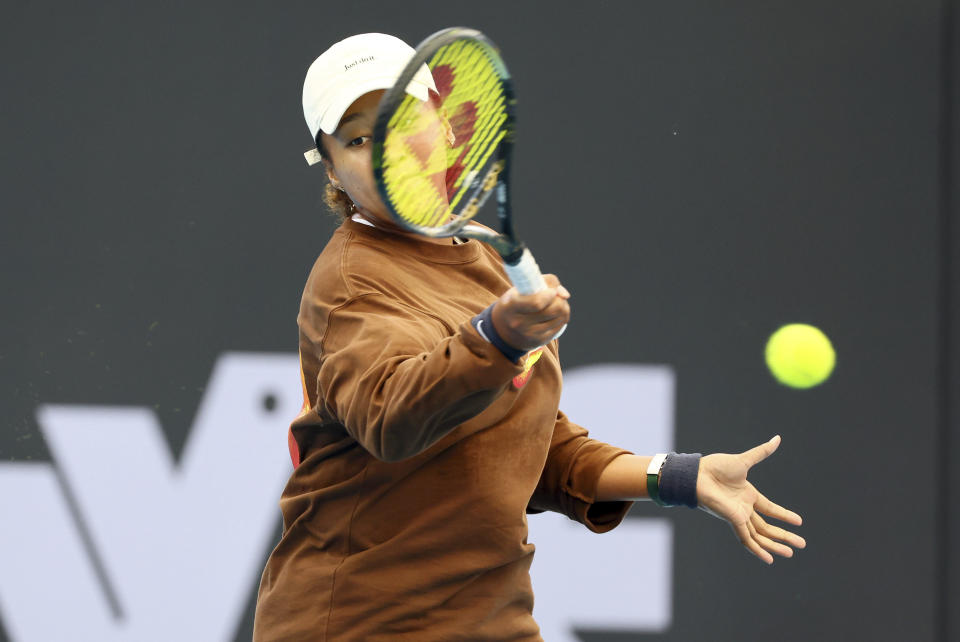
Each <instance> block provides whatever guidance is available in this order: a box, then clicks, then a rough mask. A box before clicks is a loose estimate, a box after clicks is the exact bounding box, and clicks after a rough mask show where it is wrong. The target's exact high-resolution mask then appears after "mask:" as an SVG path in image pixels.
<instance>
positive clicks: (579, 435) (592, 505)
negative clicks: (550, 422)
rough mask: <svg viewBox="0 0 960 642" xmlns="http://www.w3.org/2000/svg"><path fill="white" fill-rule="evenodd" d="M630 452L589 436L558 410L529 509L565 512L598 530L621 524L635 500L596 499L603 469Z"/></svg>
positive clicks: (601, 530) (612, 527)
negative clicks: (548, 448) (545, 459)
mask: <svg viewBox="0 0 960 642" xmlns="http://www.w3.org/2000/svg"><path fill="white" fill-rule="evenodd" d="M625 454H630V452H629V451H627V450H623V449H622V448H617V447H615V446H611V445H609V444H605V443H603V442H601V441H597V440H595V439H590V437H589V436H588V434H587V431H586V429H585V428H583V427H581V426H578V425H577V424H575V423H573V422H572V421H570V420H569V419H568V418H567V416H566V415H565V414H563V412H562V411H558V412H557V422H556V424H555V426H554V429H553V438H552V440H551V442H550V451H549V454H548V455H547V463H546V465H545V466H544V469H543V473H541V475H540V482H539V483H538V484H537V489H536V491H535V492H534V494H533V497H532V498H531V499H530V504H529V506H528V508H527V511H528V512H530V513H539V512H542V511H545V510H549V511H554V512H557V513H562V514H564V515H566V516H567V517H569V518H570V519H572V520H574V521H577V522H580V523H581V524H583V525H585V526H586V527H587V528H589V529H590V530H591V531H593V532H595V533H605V532H607V531H610V530H613V529H614V528H616V527H617V525H619V524H620V522H621V521H622V520H623V518H624V516H625V515H626V514H627V511H628V510H630V506H632V505H633V502H629V501H616V502H597V501H595V498H596V496H597V483H598V481H599V479H600V473H601V472H603V469H604V468H606V467H607V465H608V464H609V463H610V462H611V461H613V460H614V459H615V458H616V457H619V456H620V455H625Z"/></svg>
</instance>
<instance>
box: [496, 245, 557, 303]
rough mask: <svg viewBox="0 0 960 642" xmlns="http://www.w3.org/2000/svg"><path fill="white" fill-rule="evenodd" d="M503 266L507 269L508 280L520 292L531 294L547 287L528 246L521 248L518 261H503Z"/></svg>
mask: <svg viewBox="0 0 960 642" xmlns="http://www.w3.org/2000/svg"><path fill="white" fill-rule="evenodd" d="M503 267H504V268H505V269H506V271H507V277H508V278H509V279H510V282H511V283H513V285H514V287H515V288H517V292H519V293H520V294H533V293H534V292H539V291H540V290H543V289H545V288H546V287H547V284H546V282H545V281H544V280H543V275H542V274H540V266H538V265H537V261H536V260H535V259H534V258H533V254H531V253H530V250H529V249H528V248H523V254H521V255H520V260H519V261H517V262H516V263H515V264H513V265H510V264H509V263H504V264H503Z"/></svg>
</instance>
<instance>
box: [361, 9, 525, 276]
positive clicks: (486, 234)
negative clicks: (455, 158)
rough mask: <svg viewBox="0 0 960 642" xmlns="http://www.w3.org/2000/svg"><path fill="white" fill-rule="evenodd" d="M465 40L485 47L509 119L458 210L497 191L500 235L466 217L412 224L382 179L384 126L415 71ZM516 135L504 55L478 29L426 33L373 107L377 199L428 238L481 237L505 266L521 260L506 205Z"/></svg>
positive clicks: (521, 251)
mask: <svg viewBox="0 0 960 642" xmlns="http://www.w3.org/2000/svg"><path fill="white" fill-rule="evenodd" d="M465 39H468V40H473V41H475V42H478V43H480V45H481V46H482V47H483V48H484V49H485V50H486V51H487V54H488V57H489V59H490V60H491V62H492V63H493V65H494V67H495V68H496V70H497V73H498V75H499V78H500V82H501V85H502V87H503V93H504V98H505V108H506V114H507V120H506V122H505V123H504V125H503V127H504V130H505V135H504V137H503V140H502V141H501V142H500V144H499V145H498V147H497V151H496V160H495V161H494V162H493V163H491V164H490V167H489V168H488V170H487V172H485V173H484V174H483V175H482V176H475V177H473V178H472V179H471V185H472V188H473V191H472V193H471V195H470V196H469V197H466V195H465V205H464V206H463V208H462V209H466V208H467V207H475V208H476V211H479V210H480V208H482V207H483V205H484V203H485V202H486V201H487V199H488V198H489V197H490V195H491V194H492V193H493V192H494V191H495V192H496V193H497V218H498V219H499V223H500V233H499V234H498V233H497V232H494V231H493V230H490V229H488V228H486V227H483V226H481V225H477V224H471V220H472V216H471V217H468V218H457V219H455V220H453V221H450V222H449V223H447V224H445V225H442V226H439V227H427V226H422V225H417V224H416V223H412V222H410V221H408V220H406V219H404V218H403V217H402V216H400V214H399V212H397V211H396V210H395V209H394V207H393V204H392V203H391V200H390V196H389V195H388V193H387V188H386V183H385V181H384V168H383V162H382V160H383V146H384V141H385V140H386V135H387V129H388V124H389V122H390V119H391V117H392V116H393V114H394V112H395V111H396V109H397V108H398V107H399V106H400V104H401V103H402V102H403V101H404V100H405V99H406V96H407V95H408V94H407V91H406V89H407V86H408V85H409V84H410V82H411V81H412V80H413V77H414V76H415V75H416V74H417V73H418V72H419V70H420V68H421V67H422V66H423V65H425V64H426V63H427V62H428V61H429V60H430V59H432V58H433V56H434V55H435V54H436V53H437V51H438V50H439V49H441V48H442V47H446V46H448V45H450V44H452V43H454V42H456V41H457V40H465ZM515 134H516V97H515V95H514V91H513V81H512V78H511V76H510V72H509V71H508V70H507V67H506V64H505V63H504V62H503V58H501V56H500V52H499V50H498V48H497V46H496V45H494V44H493V42H491V41H490V39H489V38H487V37H486V36H485V35H483V33H481V32H479V31H477V30H476V29H470V28H467V27H450V28H448V29H442V30H441V31H438V32H436V33H434V34H432V35H430V36H428V37H427V38H425V39H424V40H423V42H421V43H420V44H419V45H417V47H416V51H415V52H414V55H413V57H412V58H411V59H410V61H409V62H408V63H407V66H406V67H405V68H404V70H403V72H402V73H401V74H400V76H399V78H398V79H397V81H396V82H395V83H394V85H393V87H391V88H390V89H388V90H387V93H386V94H384V96H383V98H382V99H381V100H380V105H379V106H378V109H377V119H376V123H375V124H374V129H373V174H374V178H375V179H376V183H377V190H378V191H379V193H380V198H381V199H382V200H383V202H384V204H385V205H386V206H387V209H388V210H389V211H390V214H391V215H392V216H393V218H394V220H395V221H396V222H397V223H398V224H400V225H401V226H402V227H404V228H406V229H408V230H410V231H411V232H415V233H417V234H422V235H424V236H429V237H432V238H444V237H450V236H462V237H467V238H472V239H476V240H478V241H483V242H484V243H488V244H489V245H491V246H492V247H493V248H494V249H495V250H496V251H497V252H498V253H499V254H500V256H501V257H503V260H504V263H506V264H507V266H508V267H509V266H518V265H519V264H520V263H522V262H524V261H522V259H523V258H524V251H525V250H526V246H525V245H524V244H523V242H521V241H518V240H517V238H516V234H515V230H514V226H513V218H512V212H511V206H510V162H511V159H512V154H513V144H514V137H515ZM491 174H495V177H496V182H495V183H494V184H492V185H488V183H489V182H490V180H491V179H490V176H491ZM526 254H527V255H528V256H529V250H526ZM530 260H531V261H532V257H530ZM541 281H542V279H541Z"/></svg>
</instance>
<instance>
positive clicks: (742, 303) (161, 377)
mask: <svg viewBox="0 0 960 642" xmlns="http://www.w3.org/2000/svg"><path fill="white" fill-rule="evenodd" d="M953 5H954V3H953V2H952V1H948V0H944V1H943V2H932V1H925V0H909V1H907V0H900V1H899V2H879V1H876V0H871V1H867V0H847V1H845V2H839V3H837V2H823V1H816V2H803V3H795V2H779V1H778V2H735V3H733V2H731V3H717V2H706V1H699V2H671V3H653V2H610V1H598V2H594V3H590V4H586V3H566V2H560V3H549V4H548V3H535V2H527V3H519V2H491V3H486V4H474V3H450V2H446V3H441V2H421V3H414V4H413V5H412V6H408V5H407V3H387V2H382V3H378V2H364V1H355V2H350V3H339V4H330V3H317V2H312V3H307V2H286V3H282V4H277V3H273V4H253V3H243V4H238V3H162V4H161V3H156V4H153V5H144V4H142V3H123V2H100V3H94V4H87V5H76V4H74V3H56V4H50V3H27V2H22V1H21V2H10V3H7V4H6V6H5V9H4V12H3V13H4V14H5V15H4V19H3V20H2V26H0V33H2V36H3V37H2V38H0V52H2V54H3V55H2V60H3V63H2V64H0V87H2V88H3V89H2V92H3V100H2V110H3V117H2V118H0V141H2V153H0V181H2V189H0V211H2V214H0V294H2V296H3V300H4V305H3V308H2V309H3V314H2V316H0V318H2V324H3V328H4V330H5V332H4V335H5V337H6V339H5V340H4V341H3V342H2V343H0V390H2V391H3V392H2V393H0V404H2V408H3V414H2V422H3V423H2V425H0V427H2V430H0V460H2V461H21V460H40V461H42V460H47V459H49V453H48V451H47V449H46V447H45V445H44V443H43V441H42V438H41V436H40V434H39V432H38V430H37V426H36V420H35V410H36V408H37V406H38V405H39V404H42V403H96V404H104V405H108V404H118V405H139V406H149V407H152V408H154V409H155V410H156V412H157V414H158V416H159V418H160V420H161V422H162V424H163V426H164V429H165V434H166V437H167V439H168V441H169V444H170V447H171V449H172V451H173V452H174V454H175V455H176V454H177V453H179V451H180V449H182V447H183V444H184V441H185V439H186V437H187V433H188V430H189V428H190V424H191V420H192V417H193V413H194V411H195V410H196V406H197V404H198V402H199V400H200V398H201V395H202V388H203V386H204V384H205V382H206V380H207V377H208V375H209V370H210V365H211V364H212V363H213V361H214V359H215V358H216V356H217V355H218V354H220V353H221V352H223V351H226V350H249V351H259V350H264V351H281V352H290V351H294V350H295V342H296V327H295V316H296V310H297V305H298V300H299V295H300V290H301V287H302V284H303V281H304V279H305V276H306V273H307V271H308V269H309V267H310V265H311V263H312V261H313V259H314V257H315V256H316V254H317V253H318V252H319V251H320V249H321V248H322V247H323V244H324V242H325V239H326V238H327V237H328V235H329V234H330V232H331V230H332V229H333V221H332V219H331V218H330V217H328V216H327V215H325V213H324V212H323V211H322V208H321V206H320V204H319V200H320V193H321V180H320V178H321V173H320V171H318V170H317V169H316V168H313V169H311V168H308V167H307V166H306V165H305V164H304V163H303V160H302V156H301V152H302V151H303V150H304V149H306V148H307V146H308V145H309V144H310V140H309V135H308V134H307V132H306V129H305V127H304V124H303V121H302V114H301V110H300V88H301V83H302V77H303V73H304V72H305V70H306V67H307V65H308V64H309V63H310V61H312V60H313V58H314V57H315V56H316V55H318V54H319V53H320V52H321V51H322V50H323V49H324V48H325V47H326V46H327V45H328V44H330V43H331V42H333V41H335V40H337V39H339V38H341V37H345V36H347V35H351V34H353V33H358V32H362V31H385V32H388V33H394V34H396V35H398V36H401V37H403V38H405V39H406V40H408V41H409V42H411V43H416V42H418V41H419V40H420V39H421V38H422V37H424V36H425V35H427V34H428V33H430V32H432V31H435V30H437V29H439V28H442V27H445V26H449V25H453V24H466V25H469V26H474V27H477V28H480V29H482V30H484V31H486V32H487V33H488V34H489V35H490V36H491V37H492V38H493V39H494V40H495V41H497V42H498V44H499V45H500V46H501V48H502V50H503V52H504V54H505V56H506V59H507V61H508V62H509V64H510V66H511V70H512V72H513V74H514V76H515V78H516V84H517V91H518V95H519V100H520V103H519V110H520V111H519V118H520V120H519V141H518V151H517V158H516V168H515V175H514V176H515V183H516V189H515V199H516V201H515V202H516V205H515V211H516V212H517V216H518V226H519V229H520V234H521V236H523V237H524V238H526V239H527V241H528V242H529V244H530V245H531V247H532V248H533V249H534V251H535V253H536V255H537V257H538V260H539V262H540V264H541V266H542V267H544V269H545V270H547V271H552V272H555V273H557V274H558V275H560V277H561V278H562V279H563V281H564V283H565V284H566V285H567V287H568V288H569V289H570V290H571V291H572V292H573V308H574V312H573V314H574V322H573V324H572V325H571V327H570V330H569V331H568V333H567V335H566V336H565V337H564V339H563V342H562V353H563V355H564V359H565V362H566V364H567V365H568V366H577V365H584V364H588V363H596V362H641V363H666V364H671V365H672V366H673V367H674V368H675V369H676V372H677V391H678V399H677V403H678V408H677V447H678V449H679V450H686V451H702V452H716V451H727V452H731V451H737V450H741V449H744V448H747V447H749V446H752V445H754V444H755V443H759V442H760V441H762V440H765V439H767V438H769V437H770V436H771V435H773V434H775V433H780V434H782V435H783V437H784V443H783V446H782V448H781V451H780V452H779V453H778V454H777V455H775V456H774V458H772V459H771V460H770V461H769V462H767V463H765V464H763V465H762V466H761V467H760V468H758V469H757V470H756V471H755V481H756V483H757V484H758V485H759V486H761V488H763V489H764V490H765V491H766V492H767V493H768V494H769V495H770V496H771V497H773V498H775V499H776V500H777V501H779V502H781V503H783V504H784V505H787V506H790V507H794V508H796V509H797V510H798V511H799V512H801V513H802V514H803V515H804V517H805V525H804V526H803V528H802V534H803V535H804V536H805V537H806V538H807V541H808V542H809V547H808V549H807V550H805V551H802V552H800V553H799V554H798V555H797V557H796V558H795V559H793V560H787V561H781V562H778V563H777V564H775V565H774V566H773V567H771V568H768V567H765V566H764V565H762V564H759V563H757V562H755V561H754V560H752V559H751V558H748V557H747V555H746V554H745V553H744V552H742V550H740V549H739V547H738V545H737V544H736V542H735V541H734V540H733V538H732V537H731V535H730V534H729V532H728V530H727V528H726V527H725V526H724V525H723V524H721V523H720V522H717V521H715V520H711V519H710V518H709V517H707V516H705V515H704V514H702V513H694V512H692V511H690V512H685V511H670V512H669V513H667V514H668V516H669V517H670V518H671V519H672V520H674V522H675V524H676V532H677V539H676V549H675V551H676V552H675V555H676V566H675V589H674V591H675V594H674V625H673V627H672V628H671V629H670V630H669V631H668V632H666V633H664V634H658V635H641V634H631V633H628V632H625V633H624V634H622V635H611V634H602V635H601V634H597V633H590V632H585V633H584V634H583V635H582V637H583V639H584V640H593V641H608V642H609V641H613V640H621V639H623V640H626V639H662V640H695V639H724V640H760V639H777V640H809V639H837V640H841V639H850V640H860V639H872V640H906V639H910V640H946V639H960V623H958V620H957V618H956V615H955V614H950V613H949V608H954V609H955V607H956V606H957V605H958V603H960V600H958V591H957V578H958V562H957V556H956V555H955V554H954V553H952V552H951V551H950V546H949V545H948V544H950V543H951V542H952V543H955V541H956V534H957V533H958V532H960V531H958V524H957V519H958V517H957V515H958V513H957V511H956V510H953V506H952V504H953V503H954V502H955V501H956V498H957V497H958V496H960V493H958V490H960V479H958V476H957V473H956V472H955V470H954V469H952V467H950V463H951V462H952V460H953V459H954V458H955V457H956V455H957V451H958V443H960V439H958V416H960V406H958V397H960V394H958V390H960V388H958V385H960V384H958V379H957V377H958V375H957V373H958V371H960V341H958V319H960V297H958V294H957V288H958V285H960V261H958V260H957V252H958V248H960V223H958V219H957V204H958V201H957V197H956V192H955V186H956V185H958V184H960V173H958V171H960V170H958V169H957V167H958V164H957V161H956V158H957V156H956V150H957V148H958V143H960V128H958V127H957V124H956V117H957V114H958V104H960V103H958V94H957V78H958V76H957V71H958V70H960V64H958V63H960V60H958V54H957V40H956V35H955V34H956V33H957V29H958V27H960V17H958V15H957V12H956V10H955V8H954V6H953ZM570 83H572V86H571V85H570ZM578 217H582V218H578ZM792 321H804V322H809V323H814V324H816V325H819V326H820V327H821V328H823V329H824V330H825V331H826V332H827V333H828V334H829V335H830V337H831V338H832V339H833V341H834V344H835V345H836V346H837V349H838V354H839V361H838V366H837V370H836V372H835V374H834V376H833V378H832V379H831V380H830V381H829V383H828V384H826V385H825V386H822V387H820V388H816V389H813V390H810V391H806V392H797V391H793V390H788V389H785V388H782V387H779V386H777V385H776V384H775V383H774V382H773V381H772V380H771V378H770V377H769V375H768V374H767V373H766V371H765V368H764V366H763V362H762V349H763V343H764V341H765V339H766V337H767V336H768V335H769V333H770V332H772V331H773V330H774V329H776V328H777V327H778V326H779V325H780V324H782V323H786V322H792ZM651 511H652V509H651V508H650V507H648V506H638V507H637V508H636V509H635V510H634V513H636V514H637V515H648V514H653V513H652V512H651ZM661 514H662V512H661ZM278 515H279V513H278ZM2 519H3V517H2V516H0V528H3V525H2ZM951 538H952V539H951ZM267 552H268V551H264V552H263V553H264V555H266V554H267ZM638 581H639V578H638ZM250 591H251V608H252V604H253V598H254V591H255V586H251V587H250ZM250 617H252V616H250ZM250 617H248V618H247V619H246V620H245V621H243V622H239V623H238V632H237V639H238V640H240V639H249V637H250V631H251V627H252V621H251V619H250ZM0 627H2V622H0ZM2 637H3V635H2V633H0V638H2Z"/></svg>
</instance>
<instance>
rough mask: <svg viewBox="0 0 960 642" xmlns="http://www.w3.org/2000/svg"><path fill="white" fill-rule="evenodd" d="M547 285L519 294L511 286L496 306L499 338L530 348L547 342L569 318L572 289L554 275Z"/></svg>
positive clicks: (548, 276) (517, 345) (521, 347)
mask: <svg viewBox="0 0 960 642" xmlns="http://www.w3.org/2000/svg"><path fill="white" fill-rule="evenodd" d="M544 281H545V282H546V283H547V288H546V289H544V290H541V291H539V292H535V293H533V294H519V293H518V292H517V290H516V289H515V288H510V289H509V290H507V292H506V293H504V295H503V296H502V297H500V300H499V301H497V303H496V305H494V308H493V312H492V318H493V325H494V327H495V328H496V330H497V332H498V334H499V335H500V337H501V338H502V339H503V340H504V341H506V342H507V344H508V345H511V346H513V347H515V348H518V349H521V350H527V349H532V348H536V347H539V346H542V345H544V344H546V343H548V342H549V341H550V340H551V339H553V337H555V336H556V334H557V333H558V332H559V331H560V329H561V328H563V326H564V325H565V324H567V323H569V321H570V303H569V302H568V299H569V298H570V292H569V291H567V289H566V288H565V287H563V286H562V285H560V281H559V280H558V279H557V277H556V276H554V275H552V274H545V275H544Z"/></svg>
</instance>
